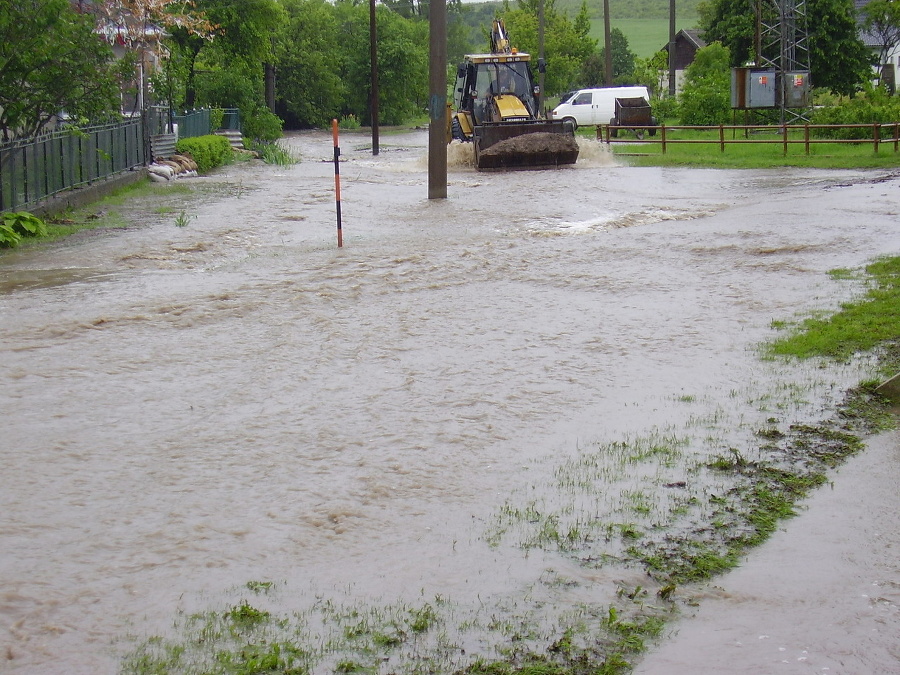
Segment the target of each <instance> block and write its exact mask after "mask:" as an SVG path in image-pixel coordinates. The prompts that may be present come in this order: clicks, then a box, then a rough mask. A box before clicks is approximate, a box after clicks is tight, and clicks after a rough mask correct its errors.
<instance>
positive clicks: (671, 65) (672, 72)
mask: <svg viewBox="0 0 900 675" xmlns="http://www.w3.org/2000/svg"><path fill="white" fill-rule="evenodd" d="M674 95H675V0H669V96H674Z"/></svg>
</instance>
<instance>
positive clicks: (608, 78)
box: [603, 0, 613, 87]
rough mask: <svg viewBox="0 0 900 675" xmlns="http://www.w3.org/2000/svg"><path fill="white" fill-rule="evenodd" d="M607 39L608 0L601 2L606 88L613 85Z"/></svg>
mask: <svg viewBox="0 0 900 675" xmlns="http://www.w3.org/2000/svg"><path fill="white" fill-rule="evenodd" d="M610 42H611V40H610V37H609V0H603V44H604V45H606V64H605V65H606V86H607V87H611V86H612V83H613V72H612V45H611V44H610Z"/></svg>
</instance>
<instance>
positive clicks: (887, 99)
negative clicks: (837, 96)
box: [810, 89, 900, 139]
mask: <svg viewBox="0 0 900 675" xmlns="http://www.w3.org/2000/svg"><path fill="white" fill-rule="evenodd" d="M898 121H900V99H898V98H895V97H892V96H888V95H887V94H886V93H885V92H884V91H883V90H880V89H873V90H871V91H869V92H868V93H867V94H866V95H864V96H857V97H856V98H852V99H850V100H849V101H845V102H844V103H840V104H837V105H831V106H826V107H822V108H817V109H816V110H814V111H813V114H812V117H811V119H810V122H811V123H812V124H876V123H880V124H887V123H891V122H898ZM813 134H814V135H815V136H816V137H818V138H835V139H854V138H872V129H871V127H870V128H868V129H814V130H813Z"/></svg>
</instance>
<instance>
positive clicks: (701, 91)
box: [680, 42, 731, 126]
mask: <svg viewBox="0 0 900 675" xmlns="http://www.w3.org/2000/svg"><path fill="white" fill-rule="evenodd" d="M729 63H730V55H729V52H728V48H727V47H723V46H722V44H721V43H719V42H713V43H712V44H711V45H707V46H706V47H703V48H702V49H699V50H697V55H696V56H695V57H694V62H693V63H692V64H691V65H689V66H688V67H687V70H686V71H685V76H684V77H685V83H684V89H683V90H682V92H681V99H680V103H681V105H680V111H681V123H682V124H689V125H698V126H706V125H714V124H727V123H728V120H729V118H730V117H731V70H730V67H729Z"/></svg>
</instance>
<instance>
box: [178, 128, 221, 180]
mask: <svg viewBox="0 0 900 675" xmlns="http://www.w3.org/2000/svg"><path fill="white" fill-rule="evenodd" d="M175 149H176V150H178V152H180V153H181V154H187V155H190V156H191V157H193V158H194V161H195V162H197V170H198V171H199V172H200V173H206V172H207V171H209V170H210V169H214V168H216V167H217V166H222V165H223V164H227V163H229V162H230V161H231V160H232V159H233V157H234V150H233V149H232V148H231V143H230V142H229V141H228V139H227V138H225V137H224V136H216V135H215V134H210V135H208V136H197V137H195V138H182V139H181V140H180V141H178V143H177V144H176V145H175Z"/></svg>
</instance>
